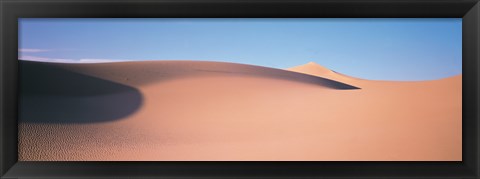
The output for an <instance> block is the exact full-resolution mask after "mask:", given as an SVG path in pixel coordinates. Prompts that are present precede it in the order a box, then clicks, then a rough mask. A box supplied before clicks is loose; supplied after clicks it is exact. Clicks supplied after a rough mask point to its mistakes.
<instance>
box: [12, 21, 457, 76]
mask: <svg viewBox="0 0 480 179" xmlns="http://www.w3.org/2000/svg"><path fill="white" fill-rule="evenodd" d="M19 58H20V59H24V60H36V61H57V62H82V63H87V62H101V61H121V60H202V61H223V62H236V63H244V64H252V65H260V66H267V67H274V68H288V67H292V66H297V65H302V64H305V63H307V62H310V61H313V62H316V63H318V64H321V65H322V66H325V67H327V68H329V69H332V70H335V71H337V72H340V73H343V74H347V75H350V76H354V77H359V78H365V79H374V80H401V81H410V80H431V79H439V78H444V77H449V76H453V75H458V74H461V73H462V20H461V18H435V19H433V18H430V19H420V18H405V19H391V18H386V19H380V18H378V19H377V18H375V19H372V18H359V19H345V18H329V19H324V18H322V19H320V18H319V19H316V18H310V19H247V18H236V19H198V18H196V19H194V18H186V19H179V18H177V19H175V18H170V19H166V18H158V19H97V18H95V19H69V18H62V19H60V18H57V19H48V18H22V19H20V20H19Z"/></svg>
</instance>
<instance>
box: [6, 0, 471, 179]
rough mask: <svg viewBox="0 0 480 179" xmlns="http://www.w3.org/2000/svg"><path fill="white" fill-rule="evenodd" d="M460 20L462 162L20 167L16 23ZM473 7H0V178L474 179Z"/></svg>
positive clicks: (288, 2) (377, 2)
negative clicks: (178, 19)
mask: <svg viewBox="0 0 480 179" xmlns="http://www.w3.org/2000/svg"><path fill="white" fill-rule="evenodd" d="M29 17H30V18H34V17H50V18H53V17H73V18H79V17H83V18H94V17H102V18H138V17H148V18H152V17H209V18H210V17H212V18H224V17H235V18H238V17H248V18H252V17H265V18H286V17H288V18H300V17H324V18H332V17H338V18H342V17H355V18H362V17H363V18H369V17H376V18H415V17H417V18H418V17H420V18H435V17H437V18H439V17H441V18H448V17H453V18H462V19H463V23H462V24H463V25H462V46H463V50H462V58H463V63H462V64H463V67H462V68H463V74H464V75H463V79H462V80H463V93H462V95H463V102H462V103H463V104H462V105H463V109H462V114H463V119H462V121H463V130H462V135H463V142H462V143H463V151H462V153H463V161H462V162H336V161H335V162H323V161H322V162H19V161H18V159H17V150H18V148H17V142H18V141H17V140H18V139H17V135H18V133H17V132H18V130H17V88H18V87H17V79H18V77H17V70H18V69H17V67H18V64H17V59H18V53H17V47H18V21H17V20H18V18H29ZM479 49H480V3H479V2H478V0H420V1H415V0H337V1H334V0H316V1H315V0H299V1H294V0H259V1H254V0H232V1H227V0H204V1H201V2H199V1H194V0H177V1H174V0H163V1H162V0H157V1H155V0H140V1H134V0H123V1H122V0H99V1H94V0H83V1H80V0H63V1H61V0H37V1H32V0H0V58H1V59H0V68H1V73H0V97H1V98H0V101H1V103H0V122H1V123H0V128H1V134H0V140H1V142H0V177H5V178H19V177H21V178H41V177H45V178H52V177H62V178H66V177H88V178H91V177H102V178H104V177H115V178H118V177H162V178H173V177H174V178H183V177H185V178H191V177H208V178H213V177H221V178H227V177H237V178H244V177H261V178H271V177H274V178H290V177H291V178H299V177H322V178H345V177H346V178H362V177H368V178H377V177H378V178H385V177H395V178H418V177H421V178H425V177H434V178H478V177H480V168H479V161H480V158H479V156H480V155H479V148H480V145H479V144H480V142H478V139H480V138H479V134H480V133H479V129H480V125H479V124H480V122H479V114H480V111H479V110H478V109H479V108H478V102H479V101H480V95H479V93H480V92H479V89H480V88H479V87H480V86H479V85H480V84H479V83H478V82H479V75H480V74H479V68H480V63H479V61H480V58H479V57H480V56H479Z"/></svg>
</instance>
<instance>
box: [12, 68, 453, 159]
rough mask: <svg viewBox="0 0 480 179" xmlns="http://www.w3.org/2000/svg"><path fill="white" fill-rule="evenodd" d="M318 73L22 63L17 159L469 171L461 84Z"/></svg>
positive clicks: (324, 70)
mask: <svg viewBox="0 0 480 179" xmlns="http://www.w3.org/2000/svg"><path fill="white" fill-rule="evenodd" d="M318 66H320V65H318V64H307V66H300V67H297V68H292V69H289V70H292V71H288V70H281V69H272V68H266V67H258V66H252V65H242V64H233V63H221V62H195V61H142V62H118V63H98V64H57V63H43V62H26V61H20V73H21V74H20V77H21V83H22V86H21V90H22V95H21V98H20V100H21V101H20V103H21V105H20V109H19V112H20V114H19V117H20V119H19V121H20V122H19V160H20V161H461V159H462V148H461V141H462V140H461V138H462V136H461V133H462V131H461V129H462V128H461V123H462V121H461V119H462V116H461V109H462V98H461V97H462V95H461V91H462V81H461V80H462V76H461V75H457V76H454V77H450V78H445V79H441V80H434V81H422V82H391V81H370V80H362V79H357V78H354V77H351V78H349V77H348V76H345V75H343V76H342V75H341V74H339V73H336V72H333V71H331V70H329V69H327V68H319V67H318ZM22 69H23V70H22ZM27 69H29V70H27ZM35 69H36V70H35ZM304 73H307V74H304ZM347 77H348V78H347ZM68 84H70V85H73V86H69V85H68ZM125 105H127V106H130V107H127V108H125V109H119V108H121V107H122V106H123V107H124V106H125ZM63 108H66V109H68V110H66V111H67V112H64V113H62V111H65V110H62V109H63ZM78 108H80V109H81V110H83V111H75V109H78ZM80 109H79V110H80ZM115 109H118V110H115ZM82 119H84V120H82ZM85 119H88V120H85ZM52 149H55V150H52Z"/></svg>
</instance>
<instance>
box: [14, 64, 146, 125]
mask: <svg viewBox="0 0 480 179" xmlns="http://www.w3.org/2000/svg"><path fill="white" fill-rule="evenodd" d="M19 71H20V81H19V83H20V84H19V87H20V93H19V109H18V111H19V122H26V123H92V122H106V121H112V120H117V119H122V118H124V117H126V116H128V115H130V114H132V113H134V112H135V111H136V110H137V109H139V108H140V106H141V104H142V95H141V93H140V92H139V91H138V90H136V89H135V88H132V87H129V86H125V85H123V84H119V83H115V82H111V81H107V80H103V79H99V78H95V77H90V76H86V75H82V74H78V73H75V72H71V71H68V70H64V69H62V68H59V67H56V66H53V65H48V64H42V63H32V62H25V61H21V62H20V63H19Z"/></svg>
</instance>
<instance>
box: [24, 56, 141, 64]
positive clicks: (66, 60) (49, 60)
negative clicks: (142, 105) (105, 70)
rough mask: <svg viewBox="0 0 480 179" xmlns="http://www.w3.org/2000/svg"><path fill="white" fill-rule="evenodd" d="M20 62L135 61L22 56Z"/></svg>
mask: <svg viewBox="0 0 480 179" xmlns="http://www.w3.org/2000/svg"><path fill="white" fill-rule="evenodd" d="M19 60H24V61H36V62H54V63H108V62H121V61H133V60H125V59H93V58H85V59H67V58H48V57H38V56H30V55H21V56H20V57H19Z"/></svg>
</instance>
